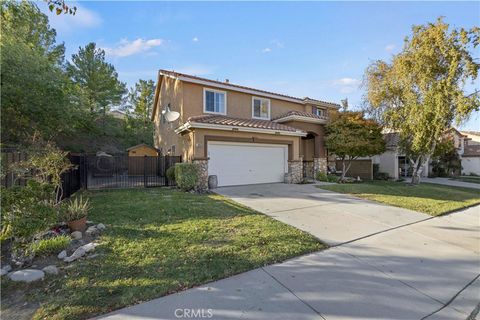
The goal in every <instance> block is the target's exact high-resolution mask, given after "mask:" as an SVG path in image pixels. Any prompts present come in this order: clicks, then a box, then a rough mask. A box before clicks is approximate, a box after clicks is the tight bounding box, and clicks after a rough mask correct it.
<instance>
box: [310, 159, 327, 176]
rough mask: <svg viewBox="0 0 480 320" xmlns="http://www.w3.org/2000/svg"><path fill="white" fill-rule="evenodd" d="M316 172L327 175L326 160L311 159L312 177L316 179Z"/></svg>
mask: <svg viewBox="0 0 480 320" xmlns="http://www.w3.org/2000/svg"><path fill="white" fill-rule="evenodd" d="M318 172H323V173H325V174H326V173H327V158H314V159H313V176H314V178H316V177H317V173H318Z"/></svg>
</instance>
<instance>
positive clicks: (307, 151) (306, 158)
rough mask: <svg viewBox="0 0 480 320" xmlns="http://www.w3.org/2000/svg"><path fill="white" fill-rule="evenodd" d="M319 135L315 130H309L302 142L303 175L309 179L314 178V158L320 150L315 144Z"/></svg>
mask: <svg viewBox="0 0 480 320" xmlns="http://www.w3.org/2000/svg"><path fill="white" fill-rule="evenodd" d="M317 136H318V135H317V134H316V133H314V132H308V134H307V136H306V137H302V141H301V143H300V155H301V156H302V158H303V177H304V178H307V179H313V178H314V158H315V154H316V153H317V152H318V151H317V150H316V149H317V146H316V144H315V138H316V137H317Z"/></svg>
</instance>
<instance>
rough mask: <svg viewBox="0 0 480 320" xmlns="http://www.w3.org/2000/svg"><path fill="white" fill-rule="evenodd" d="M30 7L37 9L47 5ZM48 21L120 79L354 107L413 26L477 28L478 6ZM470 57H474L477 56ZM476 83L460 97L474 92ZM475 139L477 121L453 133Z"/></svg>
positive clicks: (146, 7)
mask: <svg viewBox="0 0 480 320" xmlns="http://www.w3.org/2000/svg"><path fill="white" fill-rule="evenodd" d="M38 5H39V6H40V7H41V8H42V10H44V11H45V12H46V11H47V10H46V5H45V4H44V3H43V2H39V3H38ZM75 5H76V6H77V7H78V11H77V14H76V15H75V16H60V17H58V16H53V15H50V16H51V25H52V26H53V27H54V28H56V30H57V33H58V37H57V39H58V41H59V42H62V41H63V42H65V45H66V47H67V58H69V57H70V56H71V54H72V53H74V52H76V51H77V50H78V47H79V46H84V45H85V44H87V43H88V42H91V41H93V42H96V43H97V45H98V46H100V47H102V48H104V49H105V50H106V53H107V59H108V60H109V61H110V62H111V63H113V64H114V65H115V67H116V69H117V71H118V73H119V76H120V79H121V80H122V81H124V82H126V83H127V84H128V85H129V86H131V85H133V84H134V83H135V82H136V81H137V80H138V79H140V78H142V79H154V80H155V79H156V74H157V70H158V69H170V70H176V71H180V72H185V73H190V74H194V75H198V76H203V77H206V78H211V79H218V80H224V79H230V81H231V82H232V83H236V84H242V85H247V86H253V87H256V88H259V89H266V90H271V91H274V92H279V93H285V94H289V95H293V96H299V97H305V96H309V97H312V98H318V99H321V100H327V101H333V102H339V101H340V99H344V98H348V99H349V103H350V105H351V106H352V107H355V106H357V105H359V104H360V103H361V97H362V94H363V90H362V89H361V88H359V85H360V82H361V79H362V75H363V73H364V70H365V68H366V67H367V66H368V64H369V63H370V62H371V61H373V60H376V59H383V60H388V59H389V58H390V57H391V55H392V54H395V53H397V52H398V51H399V50H401V47H402V43H403V39H404V37H405V36H407V35H409V34H410V30H411V26H412V25H413V24H424V23H426V22H433V21H435V20H436V18H437V17H439V16H444V17H445V21H446V22H448V23H449V24H450V25H452V26H455V27H465V28H470V27H472V26H474V25H479V21H480V2H454V3H453V2H422V3H418V2H393V3H392V2H390V3H388V2H153V1H150V2H111V1H106V2H77V3H75ZM476 56H480V53H479V52H478V51H477V52H476ZM479 83H480V82H479V81H477V83H476V84H472V85H470V86H469V88H468V90H469V91H470V90H472V91H473V90H474V88H475V87H477V88H478V87H479ZM461 127H462V128H464V129H469V130H480V115H479V114H478V113H477V114H474V115H473V116H472V118H471V119H470V120H469V121H468V122H467V123H465V124H463V125H462V126H461Z"/></svg>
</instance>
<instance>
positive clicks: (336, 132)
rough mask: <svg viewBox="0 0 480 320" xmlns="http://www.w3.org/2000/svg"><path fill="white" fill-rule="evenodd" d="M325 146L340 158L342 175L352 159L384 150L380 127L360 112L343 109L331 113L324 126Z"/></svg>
mask: <svg viewBox="0 0 480 320" xmlns="http://www.w3.org/2000/svg"><path fill="white" fill-rule="evenodd" d="M325 132H326V138H325V146H326V147H327V149H328V151H329V152H331V153H334V154H335V156H337V157H339V158H340V159H341V160H342V176H341V178H340V180H341V181H342V180H345V176H346V174H347V172H348V170H349V169H350V166H351V164H352V160H355V159H357V158H358V157H369V156H373V155H376V154H379V153H382V152H384V151H385V141H384V139H383V135H382V128H381V127H380V126H379V125H378V123H377V122H376V121H374V120H371V119H365V118H364V116H363V114H362V113H361V112H353V111H345V112H336V113H331V115H330V121H329V123H328V124H327V125H326V127H325Z"/></svg>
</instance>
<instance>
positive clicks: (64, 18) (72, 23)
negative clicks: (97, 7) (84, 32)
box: [44, 3, 102, 33]
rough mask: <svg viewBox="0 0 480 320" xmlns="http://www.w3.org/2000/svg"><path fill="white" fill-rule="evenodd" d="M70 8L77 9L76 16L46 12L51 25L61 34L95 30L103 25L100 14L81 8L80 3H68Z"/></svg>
mask: <svg viewBox="0 0 480 320" xmlns="http://www.w3.org/2000/svg"><path fill="white" fill-rule="evenodd" d="M68 5H69V6H70V7H77V11H76V12H75V15H71V14H60V15H57V14H56V13H54V12H50V10H48V8H47V9H46V11H44V12H45V13H46V14H47V16H48V18H49V22H50V25H51V26H52V27H53V28H54V29H55V30H57V32H59V33H70V32H75V31H78V29H84V28H95V27H98V26H100V25H101V24H102V19H101V17H100V15H99V14H98V13H96V12H95V11H92V10H90V9H87V8H86V7H84V6H80V5H79V4H78V3H68Z"/></svg>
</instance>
